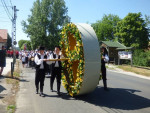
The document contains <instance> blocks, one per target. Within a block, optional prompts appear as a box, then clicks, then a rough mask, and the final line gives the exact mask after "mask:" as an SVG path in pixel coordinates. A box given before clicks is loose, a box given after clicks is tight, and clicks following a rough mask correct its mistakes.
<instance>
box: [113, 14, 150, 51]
mask: <svg viewBox="0 0 150 113" xmlns="http://www.w3.org/2000/svg"><path fill="white" fill-rule="evenodd" d="M147 25H148V23H147V22H146V21H145V20H144V19H143V18H142V15H141V13H129V14H128V15H127V16H126V17H125V18H124V19H122V20H121V21H120V22H118V24H117V27H116V33H115V36H116V37H117V40H118V41H119V42H120V43H123V44H124V45H125V46H131V47H135V48H138V49H145V48H147V47H148V42H149V38H148V37H149V32H148V28H147Z"/></svg>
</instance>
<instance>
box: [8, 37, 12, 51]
mask: <svg viewBox="0 0 150 113" xmlns="http://www.w3.org/2000/svg"><path fill="white" fill-rule="evenodd" d="M11 46H12V39H11V37H10V35H9V34H7V50H8V49H10V47H11Z"/></svg>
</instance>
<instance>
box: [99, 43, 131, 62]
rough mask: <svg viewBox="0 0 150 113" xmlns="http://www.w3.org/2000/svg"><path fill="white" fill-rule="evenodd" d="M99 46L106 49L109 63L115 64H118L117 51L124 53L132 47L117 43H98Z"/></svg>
mask: <svg viewBox="0 0 150 113" xmlns="http://www.w3.org/2000/svg"><path fill="white" fill-rule="evenodd" d="M100 45H101V46H103V47H105V48H106V49H107V51H108V57H109V62H112V63H115V64H118V51H126V50H131V49H132V47H126V46H124V45H123V44H121V43H119V42H117V41H116V42H115V41H114V42H113V41H102V42H100Z"/></svg>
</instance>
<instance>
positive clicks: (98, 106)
mask: <svg viewBox="0 0 150 113" xmlns="http://www.w3.org/2000/svg"><path fill="white" fill-rule="evenodd" d="M34 71H35V70H32V69H30V68H25V69H24V70H23V72H22V81H21V84H20V91H19V93H18V99H17V111H16V113H108V112H109V113H126V112H127V113H150V90H149V88H150V80H146V79H141V78H137V77H133V76H129V75H125V74H120V73H116V72H112V71H108V86H109V89H110V91H109V92H105V91H104V90H103V87H102V81H100V84H99V85H98V86H97V88H96V89H95V91H93V92H92V93H90V94H88V95H84V96H78V97H75V98H72V97H70V96H69V95H67V93H66V91H65V90H64V88H63V87H61V92H62V95H61V97H58V96H57V94H56V92H50V91H49V90H50V88H49V84H50V82H49V78H46V80H45V86H44V93H45V94H46V97H44V98H43V97H39V95H37V94H35V86H34ZM54 86H55V87H54V90H56V83H55V85H54Z"/></svg>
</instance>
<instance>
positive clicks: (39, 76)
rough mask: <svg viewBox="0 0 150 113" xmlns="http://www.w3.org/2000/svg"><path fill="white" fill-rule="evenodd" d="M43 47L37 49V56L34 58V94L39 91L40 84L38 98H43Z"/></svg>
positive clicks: (44, 56) (45, 58)
mask: <svg viewBox="0 0 150 113" xmlns="http://www.w3.org/2000/svg"><path fill="white" fill-rule="evenodd" d="M44 49H45V48H44V47H42V46H41V47H39V52H40V53H39V54H36V56H35V64H36V66H35V67H36V73H35V86H36V94H38V91H39V83H40V96H42V97H44V96H45V95H44V94H43V87H44V80H45V71H46V60H47V56H46V55H45V54H44Z"/></svg>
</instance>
